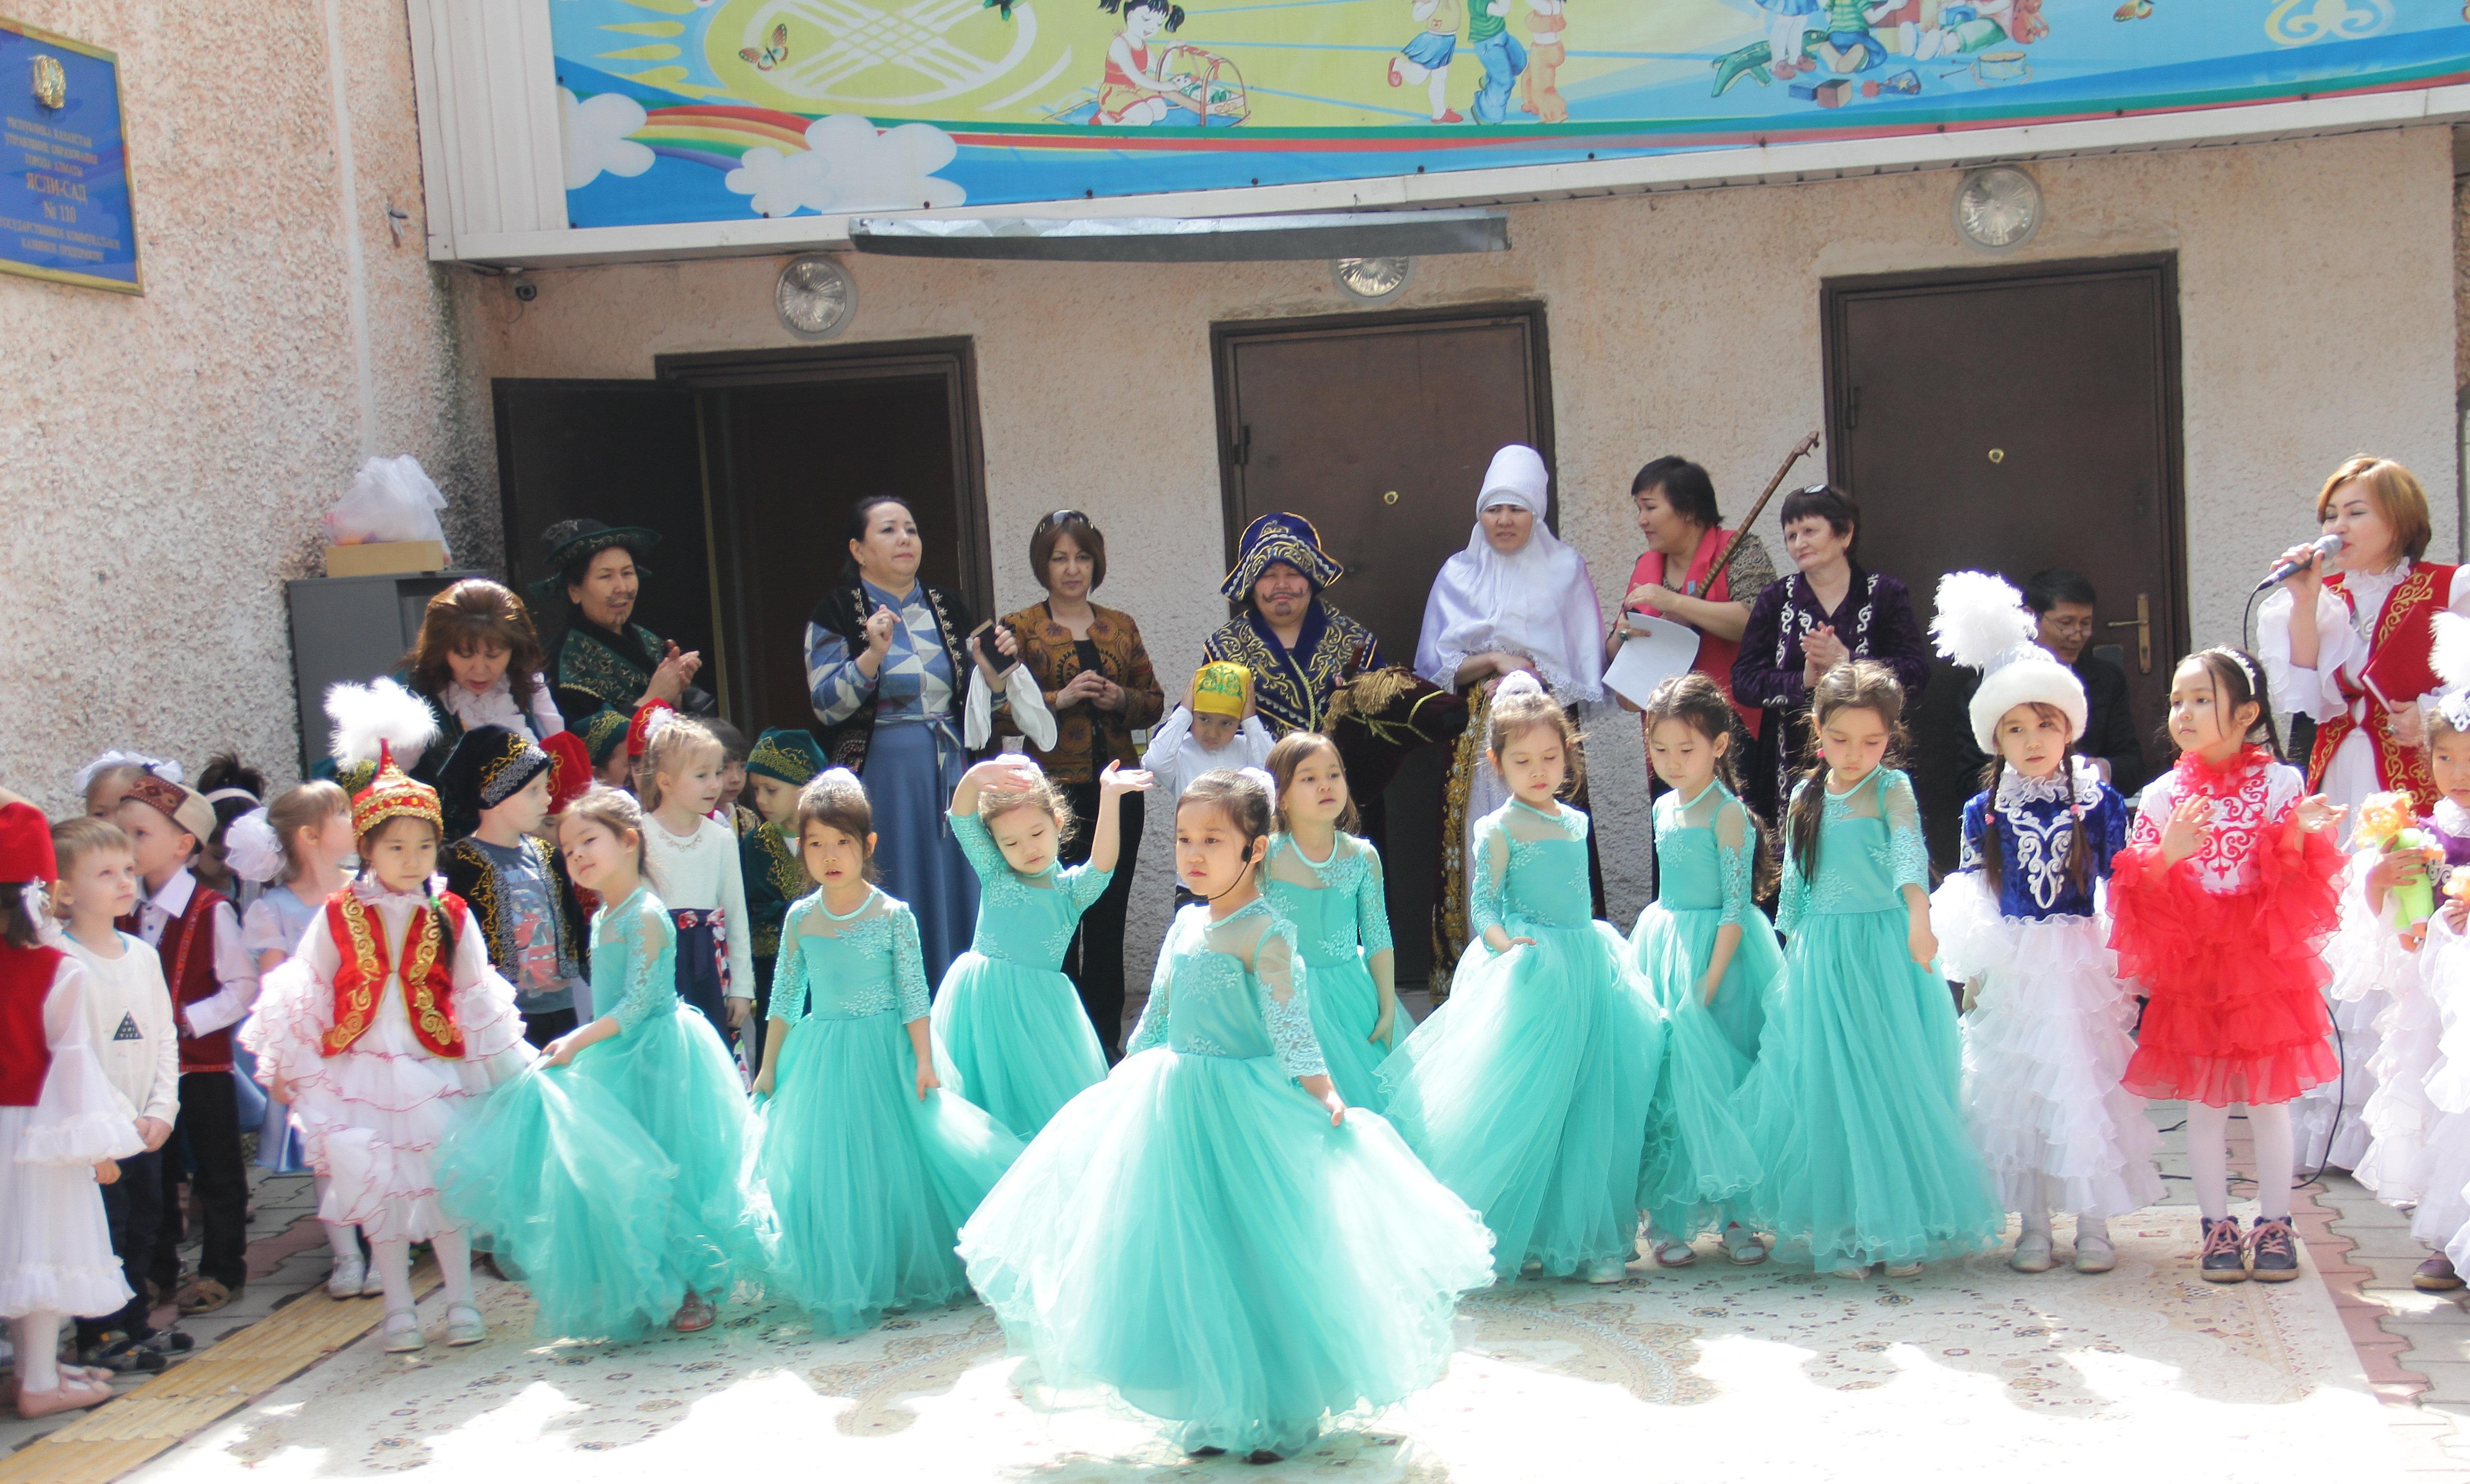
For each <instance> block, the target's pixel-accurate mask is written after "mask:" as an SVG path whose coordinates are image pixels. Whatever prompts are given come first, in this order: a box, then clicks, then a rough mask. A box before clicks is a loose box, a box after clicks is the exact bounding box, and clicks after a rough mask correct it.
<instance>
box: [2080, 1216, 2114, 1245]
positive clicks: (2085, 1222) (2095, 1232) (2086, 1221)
mask: <svg viewBox="0 0 2470 1484" xmlns="http://www.w3.org/2000/svg"><path fill="white" fill-rule="evenodd" d="M2076 1241H2079V1242H2086V1241H2109V1217H2097V1216H2079V1217H2076Z"/></svg>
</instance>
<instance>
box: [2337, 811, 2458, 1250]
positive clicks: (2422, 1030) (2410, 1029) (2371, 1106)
mask: <svg viewBox="0 0 2470 1484" xmlns="http://www.w3.org/2000/svg"><path fill="white" fill-rule="evenodd" d="M2435 828H2436V832H2437V833H2438V835H2439V836H2440V837H2442V838H2443V843H2444V844H2445V845H2446V846H2447V853H2448V854H2457V855H2458V853H2459V851H2460V846H2461V843H2462V842H2464V841H2470V809H2464V808H2462V807H2461V806H2460V805H2459V804H2457V803H2455V802H2454V801H2453V800H2450V799H2439V800H2436V801H2435ZM2446 870H2447V868H2445V867H2443V866H2441V865H2439V866H2437V867H2435V868H2434V869H2433V870H2431V872H2430V875H2431V879H2433V880H2435V882H2436V883H2437V884H2438V885H2439V886H2440V885H2441V884H2442V880H2443V877H2444V875H2445V873H2446ZM2362 874H2363V875H2364V872H2362ZM2439 899H2440V898H2439ZM2360 906H2361V909H2362V910H2364V909H2365V900H2364V896H2363V897H2362V900H2361V903H2360ZM2343 910H2344V912H2345V913H2346V912H2347V910H2348V902H2347V900H2346V899H2345V900H2344V902H2343ZM2345 925H2346V923H2345ZM2385 933H2386V936H2387V937H2388V938H2390V939H2393V946H2392V947H2391V948H2390V949H2389V950H2387V952H2386V957H2388V960H2389V962H2391V970H2390V972H2389V975H2388V978H2387V979H2386V981H2385V985H2386V989H2387V993H2386V995H2385V1006H2384V1009H2383V1010H2382V1011H2381V1012H2380V1013H2378V1014H2377V1016H2376V1019H2375V1026H2374V1032H2375V1037H2376V1049H2375V1055H2374V1056H2373V1058H2372V1059H2370V1060H2369V1061H2368V1063H2367V1075H2368V1076H2369V1077H2370V1078H2374V1081H2375V1091H2374V1093H2373V1094H2372V1095H2371V1096H2370V1097H2368V1098H2367V1099H2366V1101H2365V1103H2364V1104H2363V1105H2362V1107H2361V1108H2360V1110H2359V1119H2360V1123H2361V1125H2362V1126H2364V1127H2365V1129H2366V1131H2367V1135H2368V1144H2367V1148H2366V1153H2365V1155H2364V1156H2362V1157H2361V1159H2360V1160H2359V1162H2358V1164H2357V1166H2356V1167H2354V1169H2353V1170H2352V1173H2354V1174H2355V1175H2356V1176H2357V1177H2358V1181H2359V1183H2360V1184H2361V1185H2364V1186H2365V1187H2366V1188H2367V1189H2368V1190H2371V1191H2373V1192H2375V1194H2376V1198H2377V1199H2378V1200H2381V1201H2383V1202H2384V1203H2385V1204H2386V1205H2388V1206H2413V1205H2419V1204H2421V1203H2423V1202H2424V1201H2426V1200H2427V1199H2428V1198H2429V1186H2428V1183H2427V1182H2428V1181H2429V1180H2430V1179H2431V1178H2433V1177H2434V1175H2435V1173H2436V1171H2435V1163H2434V1161H2433V1160H2432V1159H2431V1157H2430V1148H2431V1146H2432V1145H2433V1143H2434V1142H2435V1131H2436V1125H2438V1124H2439V1123H2441V1122H2442V1121H2443V1120H2444V1119H2445V1118H2446V1117H2447V1116H2448V1112H2447V1110H2446V1109H2445V1108H2443V1107H2440V1106H2438V1105H2437V1103H2436V1101H2435V1097H2434V1096H2433V1093H2432V1090H2431V1088H2432V1083H2433V1082H2434V1080H2435V1078H2436V1077H2437V1076H2438V1074H2439V1073H2442V1074H2443V1075H2444V1076H2445V1077H2446V1078H2447V1080H2448V1082H2453V1081H2458V1082H2461V1083H2462V1084H2463V1085H2462V1086H2461V1087H2460V1089H2459V1090H2458V1091H2459V1093H2460V1094H2464V1095H2470V1064H2465V1063H2462V1062H2458V1061H2457V1062H2453V1063H2451V1064H2449V1065H2448V1064H2447V1061H2446V1057H2445V1054H2444V1048H2443V1041H2444V1037H2445V1035H2446V1033H2447V1032H2448V1030H2449V1026H2448V1024H2447V1022H2448V1019H2449V1014H2448V1008H2447V1002H2448V1001H2449V1000H2451V999H2452V998H2453V996H2452V994H2451V981H2452V979H2454V978H2457V977H2459V976H2461V975H2463V974H2465V973H2470V957H2465V956H2464V955H2463V954H2462V952H2461V937H2460V935H2459V934H2458V933H2455V932H2454V931H2453V930H2452V929H2450V928H2448V927H2446V926H2445V925H2444V921H2443V914H2442V913H2441V912H2439V913H2438V914H2437V915H2436V918H2435V921H2432V922H2430V923H2429V924H2428V935H2427V942H2426V944H2425V945H2424V946H2423V947H2421V948H2420V949H2419V951H2418V952H2416V953H2409V952H2406V951H2404V950H2403V949H2402V948H2401V947H2400V943H2399V935H2398V934H2396V933H2394V932H2393V930H2392V929H2391V928H2389V927H2388V928H2386V930H2385ZM2341 984H2342V982H2341V981H2339V980H2337V981H2335V985H2336V987H2337V988H2338V987H2340V986H2341ZM2341 1008H2342V1007H2340V1006H2336V1010H2337V1012H2338V1010H2339V1009H2341ZM2463 1008H2464V1009H2470V1006H2464V1007H2463ZM2464 1034H2465V1036H2470V1032H2464ZM2465 1049H2470V1048H2465ZM2464 1105H2465V1106H2470V1101H2465V1104H2464ZM2465 1153H2470V1150H2465ZM2310 1168H2313V1167H2310ZM2461 1178H2463V1179H2470V1171H2465V1172H2464V1174H2463V1176H2462V1177H2461ZM2457 1183H2458V1182H2457ZM2452 1199H2454V1200H2455V1201H2458V1200H2459V1199H2460V1193H2459V1192H2458V1190H2457V1191H2455V1192H2453V1193H2452ZM2465 1216H2470V1213H2465ZM2439 1218H2440V1214H2439ZM2460 1224H2461V1222H2460V1221H2455V1222H2453V1223H2452V1227H2451V1228H2448V1229H2447V1231H2446V1232H2445V1235H2444V1236H2441V1237H2436V1238H2434V1239H2431V1240H2432V1241H2435V1243H2436V1244H2438V1245H2441V1244H2442V1243H2443V1242H2444V1241H2446V1240H2448V1239H2449V1238H2450V1236H2451V1234H2452V1229H2454V1228H2458V1227H2459V1226H2460Z"/></svg>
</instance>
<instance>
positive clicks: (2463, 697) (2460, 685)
mask: <svg viewBox="0 0 2470 1484" xmlns="http://www.w3.org/2000/svg"><path fill="white" fill-rule="evenodd" d="M2428 666H2429V668H2431V669H2433V670H2434V671H2435V678H2436V679H2437V680H2440V681H2442V682H2444V688H2443V689H2442V690H2439V691H2437V692H2436V693H2435V700H2434V701H2433V702H2431V703H2430V705H2429V708H2430V709H2432V710H2434V711H2435V714H2436V715H2438V716H2441V717H2443V718H2444V725H2446V726H2447V727H2450V728H2452V729H2453V730H2456V731H2470V618H2464V617H2462V616H2461V615H2460V614H2451V613H2439V614H2436V615H2435V647H2434V648H2433V649H2431V650H2430V651H2429V652H2428Z"/></svg>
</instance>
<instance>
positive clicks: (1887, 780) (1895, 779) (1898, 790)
mask: <svg viewBox="0 0 2470 1484" xmlns="http://www.w3.org/2000/svg"><path fill="white" fill-rule="evenodd" d="M1811 788H1820V789H1825V788H1826V784H1825V781H1824V779H1823V778H1822V779H1821V781H1819V782H1817V783H1811V782H1807V781H1805V782H1803V783H1802V784H1801V785H1800V786H1799V787H1797V788H1795V789H1794V790H1793V791H1792V797H1793V800H1794V801H1795V803H1796V804H1798V802H1799V800H1801V798H1802V796H1803V794H1804V792H1805V791H1806V790H1808V789H1811ZM1908 886H1918V887H1922V888H1923V889H1924V890H1926V889H1927V887H1928V886H1929V846H1928V845H1927V844H1926V843H1925V842H1924V841H1923V840H1922V813H1921V805H1920V803H1919V802H1917V801H1916V800H1914V798H1913V783H1912V779H1910V778H1908V777H1905V776H1904V775H1903V774H1901V773H1899V772H1898V771H1897V770H1896V769H1893V768H1884V767H1882V768H1877V769H1874V770H1873V771H1872V772H1871V773H1870V775H1869V776H1868V777H1864V778H1863V779H1862V780H1861V781H1860V782H1858V783H1855V784H1853V785H1852V787H1851V788H1849V789H1846V790H1845V791H1844V792H1842V793H1840V794H1839V793H1836V792H1834V791H1832V790H1827V791H1826V794H1825V798H1824V800H1823V802H1822V803H1821V806H1820V814H1819V823H1818V861H1817V869H1816V870H1815V871H1810V870H1804V863H1803V862H1802V861H1801V860H1800V859H1798V858H1797V856H1796V855H1795V853H1794V851H1793V849H1792V847H1791V839H1790V832H1789V831H1787V832H1786V838H1785V848H1784V862H1783V899H1782V901H1780V902H1779V903H1778V904H1777V905H1778V910H1777V913H1776V927H1777V929H1778V930H1779V931H1781V932H1784V933H1790V932H1791V931H1792V928H1793V925H1794V924H1796V923H1798V922H1799V921H1800V920H1801V919H1802V917H1803V916H1805V915H1807V914H1813V913H1815V914H1820V915H1828V914H1840V913H1864V912H1888V911H1897V912H1900V911H1903V910H1904V904H1903V902H1902V900H1901V893H1902V891H1903V889H1904V888H1905V887H1908Z"/></svg>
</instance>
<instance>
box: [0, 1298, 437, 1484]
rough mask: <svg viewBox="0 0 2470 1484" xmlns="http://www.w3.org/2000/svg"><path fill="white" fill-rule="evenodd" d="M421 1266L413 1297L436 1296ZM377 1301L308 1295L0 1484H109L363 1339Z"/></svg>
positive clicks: (134, 1396) (28, 1453)
mask: <svg viewBox="0 0 2470 1484" xmlns="http://www.w3.org/2000/svg"><path fill="white" fill-rule="evenodd" d="M436 1279H437V1272H436V1269H435V1268H434V1267H433V1266H431V1265H430V1264H422V1265H421V1266H420V1267H419V1268H418V1269H416V1270H415V1271H414V1272H413V1273H412V1288H413V1291H414V1292H417V1293H423V1294H425V1293H427V1292H428V1291H429V1290H430V1289H431V1287H435V1284H436ZM384 1312H385V1304H384V1300H382V1299H376V1298H361V1299H344V1300H340V1301H338V1300H335V1299H331V1298H328V1297H327V1296H326V1295H325V1294H324V1292H322V1291H320V1290H317V1289H312V1290H310V1291H309V1292H307V1293H304V1294H302V1295H301V1296H300V1297H299V1298H297V1299H294V1300H292V1301H291V1303H289V1304H286V1305H284V1306H283V1307H282V1308H281V1309H278V1310H275V1311H274V1312H273V1313H271V1314H268V1316H267V1317H265V1318H263V1319H261V1320H259V1321H258V1322H257V1323H255V1324H252V1325H250V1326H249V1327H248V1328H247V1329H245V1330H243V1331H241V1332H240V1333H237V1334H235V1335H233V1336H231V1337H230V1338H229V1339H226V1340H222V1341H220V1342H219V1343H217V1344H215V1345H213V1346H211V1347H209V1348H207V1349H205V1350H202V1351H200V1352H198V1355H197V1356H195V1357H194V1358H191V1359H188V1360H184V1361H182V1362H181V1363H180V1364H178V1365H175V1366H174V1367H172V1368H171V1369H170V1370H168V1371H165V1372H164V1373H163V1374H162V1375H160V1376H157V1377H155V1378H154V1379H153V1380H150V1381H148V1382H146V1383H145V1384H144V1385H142V1386H139V1387H137V1388H136V1389H135V1390H133V1391H128V1392H123V1393H122V1394H121V1395H120V1396H118V1397H116V1398H114V1399H112V1400H111V1401H110V1402H107V1403H105V1404H103V1405H102V1406H99V1407H96V1408H95V1409H94V1410H93V1411H91V1412H88V1413H87V1414H86V1415H85V1416H83V1417H81V1418H79V1419H78V1420H77V1421H76V1422H73V1423H71V1424H69V1425H68V1426H65V1427H62V1428H61V1429H59V1430H58V1432H54V1433H51V1434H49V1435H48V1436H45V1437H43V1438H40V1439H37V1440H36V1441H35V1442H33V1443H31V1444H28V1445H27V1446H26V1447H24V1448H21V1449H18V1450H17V1451H16V1452H14V1453H12V1454H10V1455H9V1456H8V1457H6V1458H0V1484H110V1481H111V1480H113V1479H116V1478H119V1477H120V1476H121V1475H123V1474H125V1473H127V1472H129V1471H130V1470H132V1469H135V1468H137V1467H138V1466H139V1465H141V1464H144V1463H147V1462H149V1461H150V1460H151V1459H152V1458H154V1457H155V1455H157V1454H159V1453H161V1452H163V1451H165V1450H166V1449H170V1448H172V1447H173V1446H175V1444H177V1443H179V1442H180V1441H181V1440H182V1439H184V1438H187V1437H190V1436H192V1435H194V1434H195V1433H197V1432H198V1430H199V1429H201V1428H203V1427H205V1426H208V1425H209V1424H212V1423H215V1422H218V1421H220V1420H221V1419H222V1418H225V1417H228V1416H230V1415H231V1414H232V1413H234V1412H236V1411H239V1410H240V1409H241V1408H242V1407H244V1406H246V1405H247V1404H248V1403H250V1402H252V1401H255V1400H256V1399H257V1398H259V1397H262V1396H264V1395H266V1394H267V1393H268V1392H269V1391H272V1390H273V1389H274V1388H275V1387H277V1386H280V1385H282V1384H283V1383H284V1382H285V1381H288V1380H291V1378H293V1377H294V1376H297V1375H299V1374H300V1373H301V1372H303V1371H305V1370H307V1369H309V1367H311V1366H313V1365H315V1364H316V1363H317V1362H318V1361H320V1360H323V1359H325V1358H326V1357H327V1356H331V1355H333V1354H334V1353H335V1352H337V1351H338V1350H340V1349H342V1348H343V1347H344V1346H346V1345H349V1344H351V1343H352V1342H353V1341H354V1340H357V1339H359V1338H360V1337H361V1335H363V1334H366V1333H368V1332H369V1331H370V1330H371V1329H372V1328H373V1327H375V1326H376V1324H377V1323H378V1321H379V1320H380V1319H382V1318H384Z"/></svg>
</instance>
